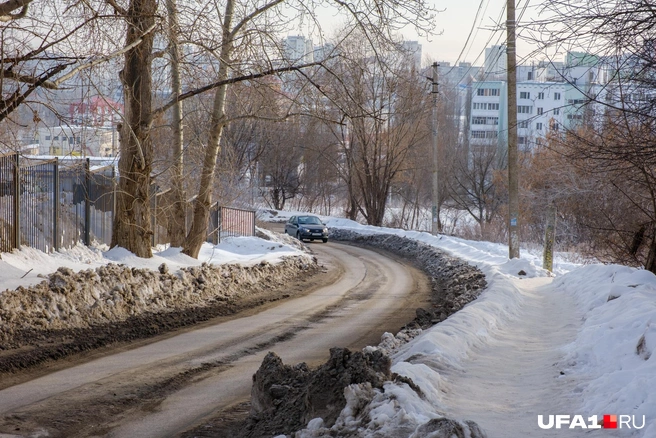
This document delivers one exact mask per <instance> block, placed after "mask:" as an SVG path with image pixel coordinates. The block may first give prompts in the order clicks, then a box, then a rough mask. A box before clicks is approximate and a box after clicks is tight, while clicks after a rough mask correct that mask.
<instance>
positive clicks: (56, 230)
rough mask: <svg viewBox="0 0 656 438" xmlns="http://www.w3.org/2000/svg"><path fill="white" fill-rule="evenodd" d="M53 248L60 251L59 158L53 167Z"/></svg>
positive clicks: (56, 158)
mask: <svg viewBox="0 0 656 438" xmlns="http://www.w3.org/2000/svg"><path fill="white" fill-rule="evenodd" d="M52 217H53V221H52V248H53V249H54V250H55V251H59V158H58V157H55V163H54V165H53V167H52Z"/></svg>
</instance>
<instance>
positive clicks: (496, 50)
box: [483, 45, 508, 81]
mask: <svg viewBox="0 0 656 438" xmlns="http://www.w3.org/2000/svg"><path fill="white" fill-rule="evenodd" d="M507 69H508V56H507V55H506V46H505V45H499V46H492V47H488V48H486V49H485V66H484V67H483V71H484V73H485V79H486V80H488V81H493V80H499V79H501V78H503V77H505V75H506V70H507Z"/></svg>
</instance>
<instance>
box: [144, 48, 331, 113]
mask: <svg viewBox="0 0 656 438" xmlns="http://www.w3.org/2000/svg"><path fill="white" fill-rule="evenodd" d="M324 62H325V60H321V61H317V62H310V63H307V64H302V65H296V66H288V67H280V68H272V69H269V70H265V71H263V72H260V73H251V74H249V75H242V76H235V77H232V78H230V79H226V80H223V81H217V82H212V83H211V84H208V85H205V86H203V87H200V88H196V89H194V90H190V91H187V92H186V93H182V94H181V95H180V97H179V98H178V99H174V100H171V101H169V102H167V103H166V104H164V105H163V106H161V107H159V108H157V109H156V110H155V111H154V112H153V115H155V116H156V115H158V114H161V113H164V112H166V111H167V110H168V109H169V108H171V107H172V106H173V105H175V103H176V102H179V101H182V100H185V99H188V98H190V97H193V96H197V95H199V94H202V93H205V92H207V91H210V90H213V89H215V88H218V87H220V86H222V85H228V84H236V83H238V82H244V81H251V80H254V79H260V78H263V77H266V76H271V75H275V74H278V73H285V72H290V71H301V70H302V69H304V68H308V67H313V66H319V65H323V63H324Z"/></svg>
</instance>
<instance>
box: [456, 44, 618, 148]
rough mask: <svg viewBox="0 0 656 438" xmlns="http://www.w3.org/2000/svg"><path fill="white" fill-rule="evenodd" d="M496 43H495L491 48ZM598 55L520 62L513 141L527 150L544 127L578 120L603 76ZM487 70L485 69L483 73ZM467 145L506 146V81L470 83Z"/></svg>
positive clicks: (567, 125) (563, 127)
mask: <svg viewBox="0 0 656 438" xmlns="http://www.w3.org/2000/svg"><path fill="white" fill-rule="evenodd" d="M496 52H498V48H495V53H496ZM600 65H601V64H600V62H599V60H598V59H597V58H594V57H591V56H587V55H585V54H582V53H577V52H572V53H570V54H568V56H567V61H566V62H565V63H562V64H559V63H543V64H538V65H535V66H522V68H518V70H517V76H518V81H517V143H518V147H519V148H520V150H521V149H523V150H530V149H531V148H532V147H534V146H535V145H536V144H537V143H539V142H540V141H541V139H543V138H545V137H546V135H547V134H548V133H549V132H557V131H562V130H566V129H571V128H573V127H574V126H575V125H576V124H578V123H581V122H582V120H583V118H584V115H585V111H586V110H590V109H591V108H592V107H591V106H590V105H588V102H589V101H590V96H596V95H597V94H598V92H599V91H600V90H601V88H602V84H603V81H604V80H605V79H606V75H605V72H604V69H603V68H602V67H601V66H600ZM486 73H487V72H486ZM471 86H472V98H471V108H470V125H469V128H470V129H469V142H470V145H472V146H476V145H481V146H482V145H490V146H491V145H496V146H497V147H498V148H499V151H500V152H503V151H504V150H505V147H506V145H507V132H508V105H507V94H508V93H507V82H506V81H505V78H504V79H503V80H483V81H475V82H473V83H472V85H471Z"/></svg>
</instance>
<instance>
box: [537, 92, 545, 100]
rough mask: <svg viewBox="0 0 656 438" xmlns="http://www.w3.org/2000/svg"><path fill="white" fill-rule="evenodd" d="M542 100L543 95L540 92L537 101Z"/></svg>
mask: <svg viewBox="0 0 656 438" xmlns="http://www.w3.org/2000/svg"><path fill="white" fill-rule="evenodd" d="M543 99H544V93H542V92H540V93H538V100H543Z"/></svg>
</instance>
